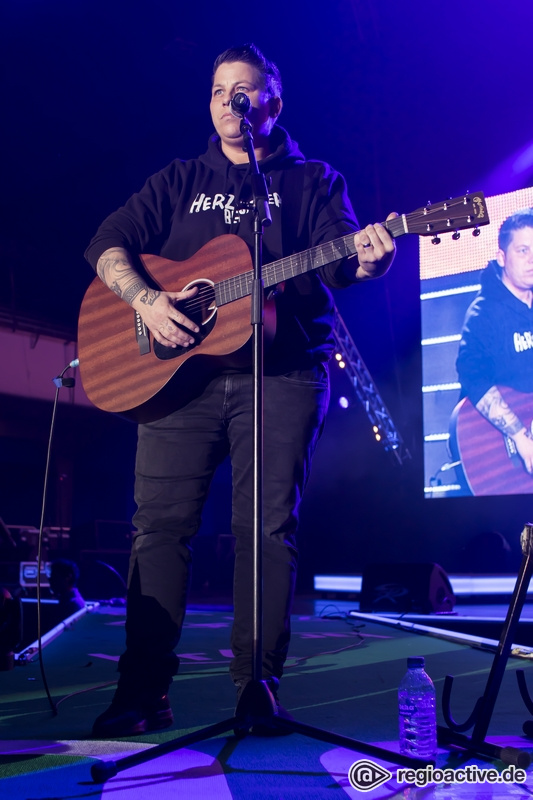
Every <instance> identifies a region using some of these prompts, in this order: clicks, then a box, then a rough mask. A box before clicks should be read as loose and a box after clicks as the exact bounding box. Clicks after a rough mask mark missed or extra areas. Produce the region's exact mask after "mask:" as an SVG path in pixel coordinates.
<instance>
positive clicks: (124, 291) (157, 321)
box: [96, 247, 199, 347]
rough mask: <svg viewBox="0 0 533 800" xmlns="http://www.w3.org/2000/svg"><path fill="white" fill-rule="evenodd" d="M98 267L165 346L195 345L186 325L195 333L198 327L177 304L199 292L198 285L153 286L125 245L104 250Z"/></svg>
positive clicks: (103, 279) (117, 292) (111, 287)
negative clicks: (181, 288) (170, 288)
mask: <svg viewBox="0 0 533 800" xmlns="http://www.w3.org/2000/svg"><path fill="white" fill-rule="evenodd" d="M96 269H97V272H98V276H99V277H100V279H101V280H102V281H103V282H104V283H105V285H106V286H107V287H108V288H109V289H111V291H113V292H115V294H116V295H117V296H118V297H120V298H122V300H124V302H126V303H128V305H130V306H131V307H132V308H134V309H135V311H137V312H138V313H139V314H140V316H141V317H142V320H143V322H144V324H145V325H146V327H147V328H148V329H149V330H150V332H151V333H152V335H153V337H154V339H155V340H156V341H158V342H159V344H162V345H165V347H178V346H180V347H189V346H190V345H191V344H194V342H195V340H194V338H193V337H192V336H191V335H190V334H189V333H188V332H187V330H183V328H186V329H188V330H190V331H192V332H193V333H198V331H199V328H198V326H197V325H195V323H194V322H191V320H190V319H189V318H188V317H186V316H185V314H182V313H181V311H180V310H179V308H177V307H176V305H175V304H176V303H177V302H178V301H180V300H188V299H189V298H191V297H194V295H195V294H196V293H197V291H198V289H197V288H196V286H195V287H193V288H192V289H188V290H187V291H184V292H161V291H160V290H159V289H151V288H150V287H149V286H148V285H147V284H146V282H145V281H144V279H143V278H142V276H141V275H139V273H138V272H137V270H136V269H135V267H134V266H133V264H132V261H131V258H130V255H129V253H128V251H127V250H125V249H124V248H123V247H111V248H110V249H109V250H106V251H105V252H104V253H102V255H101V256H100V258H99V260H98V264H97V268H96Z"/></svg>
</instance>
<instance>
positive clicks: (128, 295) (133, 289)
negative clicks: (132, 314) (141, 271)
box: [122, 280, 146, 306]
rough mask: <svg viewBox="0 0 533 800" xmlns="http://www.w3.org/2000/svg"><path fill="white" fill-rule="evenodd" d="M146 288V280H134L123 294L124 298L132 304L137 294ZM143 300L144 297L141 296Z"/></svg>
mask: <svg viewBox="0 0 533 800" xmlns="http://www.w3.org/2000/svg"><path fill="white" fill-rule="evenodd" d="M144 289H146V284H145V282H144V281H141V280H138V281H134V282H133V283H132V284H131V285H130V286H128V288H127V289H126V290H125V291H124V294H123V295H122V299H123V300H125V301H126V303H129V305H130V306H131V304H132V303H133V301H134V300H135V298H136V297H137V295H138V294H139V293H140V292H142V291H143V290H144ZM141 300H142V298H141ZM143 302H144V300H143Z"/></svg>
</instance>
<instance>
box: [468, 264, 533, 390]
mask: <svg viewBox="0 0 533 800" xmlns="http://www.w3.org/2000/svg"><path fill="white" fill-rule="evenodd" d="M501 276H502V268H501V267H500V266H499V265H498V263H497V262H496V261H490V262H489V264H488V265H487V267H486V268H485V269H484V270H483V272H482V273H481V290H480V292H479V294H478V295H477V297H476V298H475V300H474V301H473V302H472V304H471V305H470V307H469V309H468V311H467V313H466V317H465V322H464V325H463V332H462V338H461V343H460V345H459V354H458V357H457V362H456V367H457V374H458V375H459V380H460V382H461V386H462V395H463V396H465V395H466V396H468V397H469V398H470V400H471V402H472V403H473V404H474V405H476V403H478V402H479V400H481V398H482V397H483V395H484V394H485V393H486V392H487V391H488V389H490V388H491V386H509V387H510V388H511V389H516V390H517V391H519V392H533V309H531V308H529V307H528V306H527V305H526V303H523V302H522V301H521V300H519V299H518V297H515V295H514V294H512V293H511V292H510V291H509V289H508V288H507V287H506V286H505V284H504V283H503V282H502V278H501Z"/></svg>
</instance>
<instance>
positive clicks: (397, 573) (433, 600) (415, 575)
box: [359, 563, 455, 614]
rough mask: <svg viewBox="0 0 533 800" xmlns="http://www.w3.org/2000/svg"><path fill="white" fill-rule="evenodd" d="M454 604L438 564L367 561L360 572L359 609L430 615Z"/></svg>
mask: <svg viewBox="0 0 533 800" xmlns="http://www.w3.org/2000/svg"><path fill="white" fill-rule="evenodd" d="M454 605H455V595H454V593H453V589H452V586H451V583H450V581H449V578H448V576H447V575H446V573H445V572H444V570H443V569H442V567H440V566H439V565H438V564H432V563H420V564H418V563H413V564H369V565H368V566H367V567H365V569H364V571H363V579H362V584H361V596H360V600H359V609H360V611H365V612H368V611H375V612H379V611H381V612H396V611H397V612H399V613H402V614H404V613H405V612H412V613H415V614H432V613H443V612H446V611H452V610H453V607H454Z"/></svg>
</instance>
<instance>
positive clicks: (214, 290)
mask: <svg viewBox="0 0 533 800" xmlns="http://www.w3.org/2000/svg"><path fill="white" fill-rule="evenodd" d="M456 206H461V207H464V206H465V203H464V198H461V199H458V200H456V201H454V200H450V201H448V203H447V208H446V209H442V208H440V207H439V206H426V207H425V209H424V210H425V211H426V213H423V212H422V214H421V213H420V210H418V211H415V212H411V213H410V214H405V215H404V218H405V220H407V222H408V223H409V222H410V221H412V220H416V219H417V218H422V219H423V220H424V221H425V225H427V224H431V223H432V222H433V226H434V217H435V216H437V217H438V219H441V220H443V219H446V220H448V219H450V215H449V214H447V215H446V216H444V217H443V216H442V211H443V210H446V212H449V211H452V210H453V208H455V207H456ZM468 216H469V217H471V216H472V215H468ZM450 222H451V223H453V222H454V221H453V219H450ZM468 224H469V225H471V226H475V225H476V224H479V223H478V222H475V221H474V219H472V220H471V221H470V220H468ZM464 225H465V223H464V222H459V223H458V224H455V225H454V224H451V225H450V228H449V229H450V232H452V231H453V230H457V229H459V228H460V227H464ZM388 227H389V229H390V232H391V233H392V235H393V236H395V237H396V236H400V235H402V234H403V233H404V222H403V218H402V217H397V218H395V219H393V220H390V221H389V222H388ZM408 227H409V225H408ZM411 227H412V226H411ZM354 233H355V231H354ZM354 233H350V234H347V235H346V236H343V237H340V238H338V239H334V240H332V241H331V242H325V243H324V244H322V245H318V246H317V247H313V248H310V249H309V250H306V251H303V252H300V253H293V254H292V255H290V256H286V257H285V258H282V259H280V260H279V261H277V262H273V263H272V264H266V265H264V267H263V278H267V279H268V281H269V283H268V285H267V287H268V286H272V285H274V284H276V283H279V282H280V281H282V280H284V279H288V278H289V279H290V278H291V277H295V276H296V275H299V274H302V273H305V272H308V271H311V270H313V269H318V268H319V267H320V266H323V265H324V264H328V263H332V261H334V260H339V259H340V258H344V257H345V256H346V255H349V254H352V252H353V251H352V250H350V249H349V248H348V247H347V242H348V241H349V239H350V237H351V236H353V235H354ZM429 233H431V232H429ZM341 246H342V248H343V249H345V253H343V254H340V255H338V258H332V257H331V255H333V254H336V251H338V249H340V247H341ZM327 251H330V255H329V256H327V257H326V260H324V254H325V253H326V252H327ZM331 251H332V252H331ZM317 255H321V256H322V258H321V261H320V263H315V262H316V256H317ZM311 263H312V264H313V266H309V265H310V264H311ZM302 267H303V269H302ZM252 280H253V273H252V272H251V271H248V272H244V273H241V274H239V275H234V276H231V277H230V278H227V279H225V280H223V281H220V282H218V283H215V285H214V286H211V285H210V286H208V287H203V288H201V289H199V291H198V293H197V294H196V295H195V296H194V298H191V300H190V301H185V303H182V304H181V307H182V308H185V309H187V310H188V311H189V312H191V313H195V312H196V311H197V310H198V309H200V308H201V307H202V305H205V302H206V300H208V299H209V298H210V297H212V298H214V299H215V301H217V303H216V304H217V305H224V304H226V303H228V302H231V301H233V300H237V299H239V298H242V297H246V296H248V295H250V294H251V287H252Z"/></svg>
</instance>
